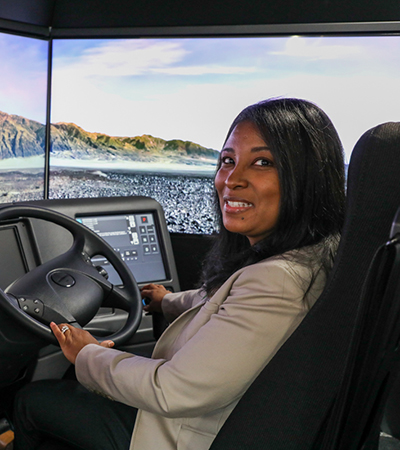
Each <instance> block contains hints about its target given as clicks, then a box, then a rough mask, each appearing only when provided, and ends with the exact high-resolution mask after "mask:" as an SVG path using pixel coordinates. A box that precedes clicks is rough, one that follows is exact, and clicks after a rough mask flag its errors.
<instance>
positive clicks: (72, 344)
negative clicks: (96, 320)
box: [50, 322, 114, 364]
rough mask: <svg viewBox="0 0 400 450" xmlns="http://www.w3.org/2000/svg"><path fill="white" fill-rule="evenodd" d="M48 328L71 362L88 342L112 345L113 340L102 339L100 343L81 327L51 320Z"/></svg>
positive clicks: (105, 345)
mask: <svg viewBox="0 0 400 450" xmlns="http://www.w3.org/2000/svg"><path fill="white" fill-rule="evenodd" d="M50 328H51V330H52V331H53V333H54V336H55V337H56V338H57V341H58V342H59V344H60V347H61V350H62V352H63V353H64V355H65V357H66V358H67V359H68V361H69V362H71V363H72V364H75V360H76V357H77V356H78V353H79V352H80V351H81V350H82V349H83V347H85V346H86V345H88V344H97V345H100V346H102V347H107V348H109V347H113V346H114V342H113V341H103V342H102V343H100V342H99V341H98V340H97V339H95V338H94V337H93V336H92V335H91V334H90V333H89V332H88V331H85V330H82V328H75V327H73V326H71V325H69V324H66V323H60V324H59V325H57V324H55V323H54V322H51V323H50ZM63 330H64V332H63Z"/></svg>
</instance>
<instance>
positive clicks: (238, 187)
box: [215, 122, 281, 245]
mask: <svg viewBox="0 0 400 450" xmlns="http://www.w3.org/2000/svg"><path fill="white" fill-rule="evenodd" d="M215 188H216V190H217V193H218V198H219V204H220V208H221V212H222V219H223V223H224V226H225V228H226V229H227V230H228V231H231V232H232V233H239V234H242V235H244V236H247V238H248V239H249V241H250V244H251V245H253V244H255V243H256V242H258V241H259V240H261V239H263V238H264V237H266V236H267V235H268V234H269V233H270V232H271V230H272V229H273V228H274V227H275V225H276V223H277V221H278V216H279V207H280V198H281V195H280V185H279V177H278V170H277V168H276V165H275V162H274V158H273V155H272V153H271V151H270V149H269V148H268V144H267V143H266V142H264V140H263V139H262V138H261V136H260V133H259V132H258V129H257V127H256V126H255V125H254V124H253V123H251V122H241V123H239V124H238V125H237V126H236V127H235V128H234V130H233V131H232V133H231V135H230V136H229V138H228V139H227V141H226V143H225V146H224V148H223V149H222V151H221V157H220V167H219V170H218V172H217V175H216V177H215Z"/></svg>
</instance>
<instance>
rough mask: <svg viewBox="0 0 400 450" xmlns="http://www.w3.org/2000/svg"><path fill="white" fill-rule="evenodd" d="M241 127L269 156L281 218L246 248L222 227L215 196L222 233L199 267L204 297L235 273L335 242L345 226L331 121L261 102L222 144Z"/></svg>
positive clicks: (300, 107)
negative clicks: (252, 129)
mask: <svg viewBox="0 0 400 450" xmlns="http://www.w3.org/2000/svg"><path fill="white" fill-rule="evenodd" d="M245 121H248V122H251V123H253V124H254V125H255V126H256V127H257V128H258V131H259V133H260V136H261V137H262V138H263V140H264V141H265V142H266V143H267V144H268V147H269V148H270V150H271V152H272V154H273V157H274V161H275V164H276V166H277V169H278V175H279V183H280V190H281V201H280V211H279V217H278V221H277V224H276V226H275V228H274V229H273V230H271V233H270V234H269V235H268V236H267V237H266V238H264V239H263V240H261V241H259V242H257V243H256V244H254V245H253V246H250V244H249V241H248V239H247V237H245V236H242V235H240V234H237V233H231V232H229V231H228V230H227V229H226V228H225V227H224V225H223V222H222V213H221V210H220V207H219V202H218V199H217V194H216V192H214V198H215V202H214V204H215V210H216V214H217V218H218V221H219V227H220V231H219V233H218V235H216V236H215V242H214V245H213V247H212V249H211V251H210V253H209V254H208V257H207V258H206V261H205V264H204V266H203V273H202V286H203V288H204V289H205V291H206V292H207V294H208V295H212V294H213V293H214V292H215V291H216V290H217V289H218V288H219V287H220V286H221V285H222V284H223V283H224V282H225V281H226V280H227V279H228V278H229V276H230V275H232V274H233V273H234V272H235V271H236V270H238V269H240V268H242V267H244V266H247V265H249V264H254V263H256V262H258V261H261V260H262V259H265V258H268V257H271V256H274V255H279V254H282V253H285V252H287V251H290V250H294V249H299V248H302V247H306V246H312V245H314V244H317V243H319V242H321V241H323V240H324V239H327V238H329V237H330V236H337V235H338V234H339V233H340V231H341V228H342V224H343V218H344V201H345V187H344V181H345V175H344V160H343V148H342V144H341V142H340V139H339V136H338V134H337V131H336V129H335V127H334V126H333V124H332V122H331V121H330V119H329V117H328V116H327V115H326V114H325V113H324V112H323V111H322V110H321V109H320V108H319V107H317V106H316V105H314V104H313V103H310V102H308V101H305V100H300V99H295V98H278V99H270V100H265V101H262V102H260V103H256V104H254V105H251V106H248V107H247V108H245V109H244V110H243V111H242V112H241V113H240V114H239V115H238V116H237V117H236V119H235V120H234V121H233V123H232V125H231V127H230V129H229V131H228V135H227V138H226V139H228V138H229V136H230V134H231V133H232V131H233V130H234V128H235V127H236V126H237V125H238V124H239V123H241V122H245ZM225 141H226V140H225ZM218 169H219V166H218Z"/></svg>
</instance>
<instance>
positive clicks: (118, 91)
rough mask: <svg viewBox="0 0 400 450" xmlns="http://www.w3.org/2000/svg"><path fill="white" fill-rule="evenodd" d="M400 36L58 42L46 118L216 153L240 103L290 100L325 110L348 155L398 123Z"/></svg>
mask: <svg viewBox="0 0 400 450" xmlns="http://www.w3.org/2000/svg"><path fill="white" fill-rule="evenodd" d="M399 70H400V37H394V36H387V37H383V36H380V37H351V38H350V37H290V38H287V37H276V38H271V37H269V38H207V39H138V40H97V41H95V40H90V41H87V40H86V41H85V40H74V41H61V40H60V41H56V42H54V65H53V106H52V114H53V115H52V121H53V122H58V121H68V122H69V121H71V122H74V123H77V124H78V125H80V126H82V127H83V128H84V129H86V130H88V131H96V132H103V133H107V134H111V135H120V136H126V135H127V136H135V135H141V134H151V135H153V136H157V137H162V138H164V139H183V140H191V141H194V142H197V143H199V144H201V145H204V146H206V147H212V148H215V149H220V148H221V146H222V143H223V140H224V138H225V134H226V131H227V129H228V127H229V124H230V123H231V121H232V120H233V118H234V117H235V115H236V114H237V113H238V112H239V111H240V110H241V109H242V108H243V107H245V106H247V105H249V104H251V103H254V102H256V101H259V100H261V99H264V98H269V97H278V96H294V97H300V98H305V99H308V100H310V101H313V102H315V103H316V104H318V105H319V106H321V107H322V108H323V109H324V110H325V111H326V112H327V113H328V115H329V116H330V117H331V118H332V120H333V122H334V124H335V125H336V127H337V128H338V130H339V134H340V136H341V138H342V141H343V143H344V146H345V149H346V153H347V154H349V153H350V151H351V149H352V148H353V145H354V143H355V141H356V140H357V138H358V137H359V136H360V135H361V134H362V133H363V132H364V131H366V130H367V129H368V128H370V127H372V126H374V125H376V124H378V123H381V122H385V121H389V120H396V121H398V120H400V108H399V106H398V105H399V100H400V89H399V88H398V74H399Z"/></svg>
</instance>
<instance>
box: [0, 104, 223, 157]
mask: <svg viewBox="0 0 400 450" xmlns="http://www.w3.org/2000/svg"><path fill="white" fill-rule="evenodd" d="M44 139H45V126H44V125H43V124H41V123H39V122H36V121H33V120H29V119H26V118H24V117H21V116H16V115H10V114H6V113H3V112H0V158H1V159H6V158H14V157H18V156H24V157H28V156H34V155H40V154H43V152H44ZM51 140H52V147H51V154H52V155H54V156H56V157H58V158H72V159H78V160H79V159H96V160H127V161H128V160H129V161H143V162H151V161H158V162H163V161H169V162H178V163H186V164H199V163H208V164H210V163H211V164H215V162H216V161H217V159H218V155H219V153H218V152H217V151H216V150H213V149H210V148H205V147H202V146H201V145H198V144H195V143H193V142H190V141H181V140H178V139H174V140H170V141H166V140H164V139H161V138H156V137H153V136H150V135H143V136H136V137H115V136H108V135H106V134H102V133H90V132H88V131H85V130H83V129H82V128H80V127H79V126H77V125H75V124H73V123H63V122H62V123H56V124H52V125H51Z"/></svg>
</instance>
